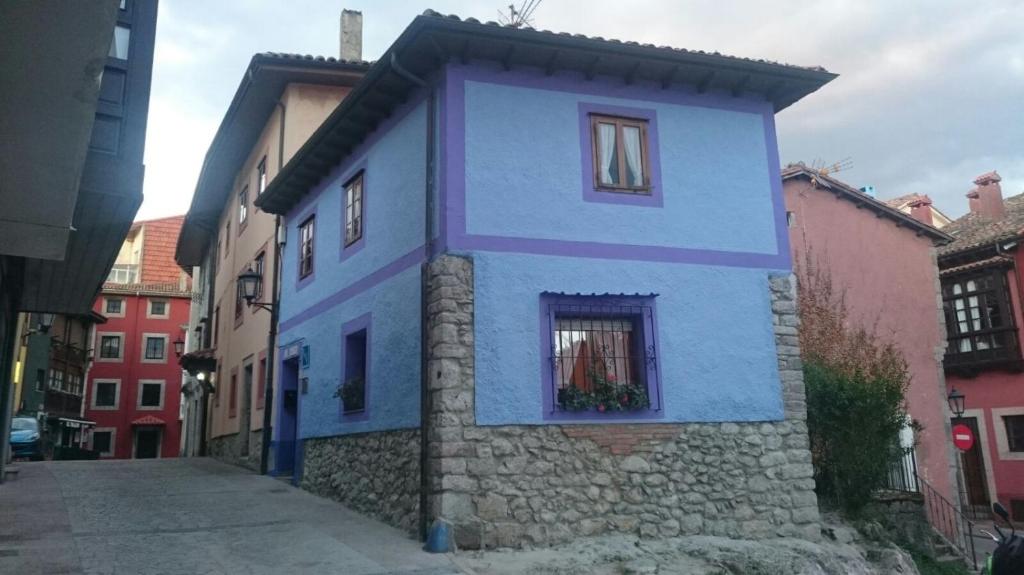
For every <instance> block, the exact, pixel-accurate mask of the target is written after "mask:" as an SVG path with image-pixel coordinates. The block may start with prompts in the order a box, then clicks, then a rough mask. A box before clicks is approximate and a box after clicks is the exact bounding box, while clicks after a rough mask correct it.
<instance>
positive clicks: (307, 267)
mask: <svg viewBox="0 0 1024 575" xmlns="http://www.w3.org/2000/svg"><path fill="white" fill-rule="evenodd" d="M315 224H316V216H309V218H308V219H306V221H304V222H302V224H300V225H299V278H304V277H307V276H309V275H310V274H312V273H313V232H314V225H315Z"/></svg>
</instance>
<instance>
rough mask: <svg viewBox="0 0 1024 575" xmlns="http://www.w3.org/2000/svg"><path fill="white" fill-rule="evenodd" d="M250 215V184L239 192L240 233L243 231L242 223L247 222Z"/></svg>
mask: <svg viewBox="0 0 1024 575" xmlns="http://www.w3.org/2000/svg"><path fill="white" fill-rule="evenodd" d="M248 217H249V186H245V187H244V188H242V191H241V192H238V224H239V229H238V231H239V233H241V231H242V229H241V224H244V223H245V219H246V218H248Z"/></svg>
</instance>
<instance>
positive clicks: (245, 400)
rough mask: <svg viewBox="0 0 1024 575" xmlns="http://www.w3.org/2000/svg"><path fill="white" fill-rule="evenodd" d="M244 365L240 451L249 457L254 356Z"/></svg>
mask: <svg viewBox="0 0 1024 575" xmlns="http://www.w3.org/2000/svg"><path fill="white" fill-rule="evenodd" d="M246 361H248V362H249V363H247V364H245V366H244V367H242V413H241V414H239V417H238V453H239V455H241V456H242V457H249V417H250V413H251V411H250V410H251V408H252V380H253V377H252V373H253V372H252V365H253V364H252V358H251V357H250V358H249V359H247V360H246Z"/></svg>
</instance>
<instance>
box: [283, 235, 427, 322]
mask: <svg viewBox="0 0 1024 575" xmlns="http://www.w3.org/2000/svg"><path fill="white" fill-rule="evenodd" d="M425 250H426V247H425V246H422V245H421V246H419V247H417V248H415V249H413V250H412V251H410V252H408V253H406V254H405V255H403V256H402V257H400V258H398V259H396V260H393V261H392V262H390V263H388V264H387V265H385V266H383V267H380V268H377V270H376V271H373V272H371V273H369V274H367V275H365V276H363V277H362V278H360V279H358V280H356V281H354V282H352V283H350V284H349V285H347V286H345V287H343V288H342V289H340V290H338V291H336V292H334V293H333V294H331V295H329V296H327V297H325V298H323V299H321V300H320V301H318V302H316V303H314V304H313V305H311V306H309V307H307V308H305V309H303V310H301V311H298V312H296V313H295V314H294V315H292V316H291V317H289V318H288V319H286V320H283V321H282V322H281V324H280V327H279V333H282V334H283V333H285V332H287V331H288V330H290V329H292V328H294V327H296V326H298V325H301V324H302V323H305V322H306V321H308V320H310V319H312V318H314V317H316V316H318V315H320V314H322V313H324V312H326V311H327V310H329V309H331V308H333V307H334V306H337V305H339V304H341V303H343V302H346V301H348V300H350V299H352V298H353V297H355V296H357V295H359V294H361V293H363V292H365V291H366V290H368V289H371V288H373V287H375V286H377V285H378V284H380V283H382V282H384V281H386V280H388V279H391V278H393V277H395V276H396V275H398V274H400V273H402V272H403V271H405V270H407V269H409V268H411V267H413V266H417V265H419V264H421V263H423V262H424V261H425V259H426V255H425Z"/></svg>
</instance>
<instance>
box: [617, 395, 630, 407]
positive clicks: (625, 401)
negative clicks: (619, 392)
mask: <svg viewBox="0 0 1024 575" xmlns="http://www.w3.org/2000/svg"><path fill="white" fill-rule="evenodd" d="M619 401H621V402H622V404H623V405H625V404H627V403H629V395H628V394H627V395H623V396H622V399H620V400H619Z"/></svg>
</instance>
